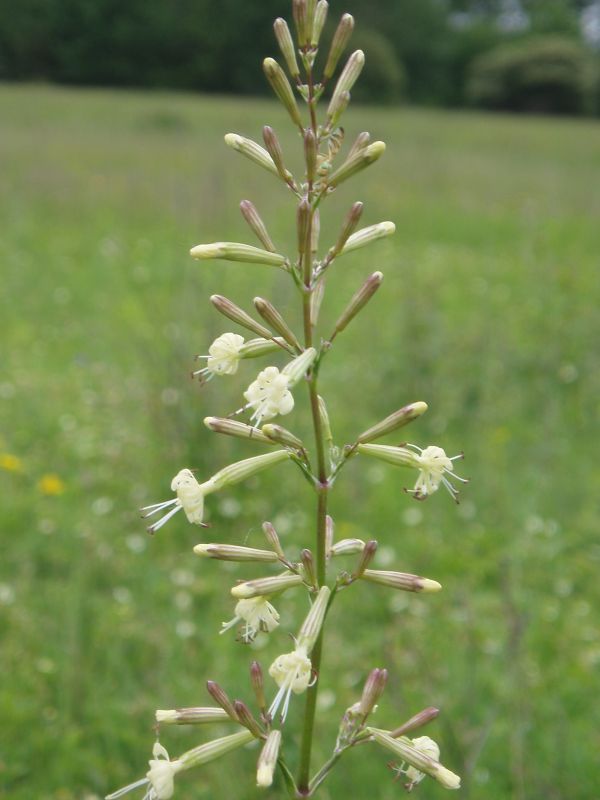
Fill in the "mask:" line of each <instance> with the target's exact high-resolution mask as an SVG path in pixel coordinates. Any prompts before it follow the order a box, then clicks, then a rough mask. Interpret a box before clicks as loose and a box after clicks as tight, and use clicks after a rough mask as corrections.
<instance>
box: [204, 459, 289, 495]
mask: <svg viewBox="0 0 600 800" xmlns="http://www.w3.org/2000/svg"><path fill="white" fill-rule="evenodd" d="M289 457H290V454H289V453H288V451H287V450H276V451H275V452H274V453H265V454H264V455H262V456H254V457H253V458H245V459H244V460H243V461H236V462H235V463H233V464H229V465H228V466H227V467H224V468H223V469H221V470H219V472H217V473H215V475H213V476H212V478H210V480H209V483H210V484H211V485H212V486H213V487H214V488H213V491H216V490H217V489H222V488H223V487H224V486H231V484H233V483H238V482H239V481H244V480H246V478H250V477H252V475H256V473H257V472H260V471H261V470H263V469H266V467H272V466H273V465H275V464H279V463H281V462H282V461H285V460H286V459H288V458H289Z"/></svg>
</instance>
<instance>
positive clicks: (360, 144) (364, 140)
mask: <svg viewBox="0 0 600 800" xmlns="http://www.w3.org/2000/svg"><path fill="white" fill-rule="evenodd" d="M370 141H371V134H370V133H367V131H363V132H362V133H359V134H358V136H357V137H356V139H355V140H354V144H353V145H352V147H351V148H350V150H349V151H348V155H347V158H352V156H355V155H356V154H357V153H360V151H361V150H364V149H365V147H368V145H369V142H370Z"/></svg>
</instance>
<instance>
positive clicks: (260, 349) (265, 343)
mask: <svg viewBox="0 0 600 800" xmlns="http://www.w3.org/2000/svg"><path fill="white" fill-rule="evenodd" d="M281 348H284V349H287V347H286V344H285V340H284V339H282V337H281V336H274V337H273V338H272V339H262V338H261V339H248V341H247V342H244V344H243V345H242V346H241V347H240V358H258V357H259V356H266V355H268V354H269V353H276V352H278V351H279V350H281Z"/></svg>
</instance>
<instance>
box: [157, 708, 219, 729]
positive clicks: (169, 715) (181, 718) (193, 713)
mask: <svg viewBox="0 0 600 800" xmlns="http://www.w3.org/2000/svg"><path fill="white" fill-rule="evenodd" d="M155 716H156V721H157V722H158V723H160V724H161V725H203V724H204V723H207V722H229V721H231V717H230V716H229V714H228V713H227V711H225V709H224V708H174V709H170V710H168V711H163V710H159V711H157V712H156V715H155Z"/></svg>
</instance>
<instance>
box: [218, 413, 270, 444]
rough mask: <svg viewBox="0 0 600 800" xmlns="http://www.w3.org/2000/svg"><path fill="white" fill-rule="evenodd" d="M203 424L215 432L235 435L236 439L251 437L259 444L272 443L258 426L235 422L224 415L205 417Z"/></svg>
mask: <svg viewBox="0 0 600 800" xmlns="http://www.w3.org/2000/svg"><path fill="white" fill-rule="evenodd" d="M204 424H205V425H206V427H207V428H208V429H209V430H211V431H214V432H215V433H226V434H227V435H228V436H235V437H237V438H238V439H253V440H254V441H255V442H258V443H259V444H273V442H272V440H271V439H269V438H268V437H267V436H265V435H264V433H263V432H262V431H261V430H260V429H259V428H253V427H252V426H251V425H246V423H245V422H236V420H233V419H227V418H226V417H205V418H204Z"/></svg>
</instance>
